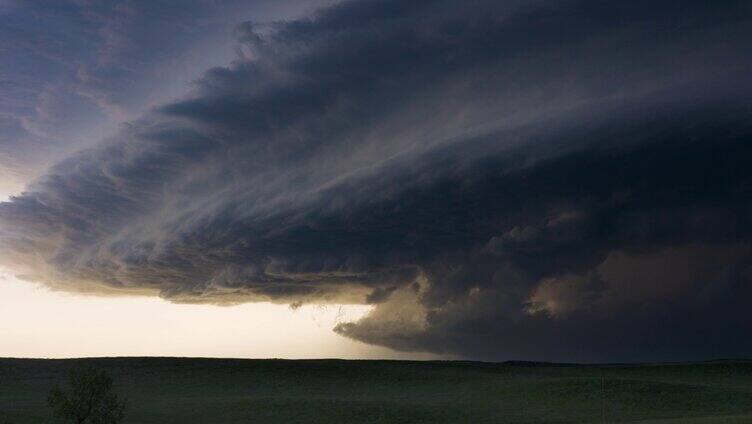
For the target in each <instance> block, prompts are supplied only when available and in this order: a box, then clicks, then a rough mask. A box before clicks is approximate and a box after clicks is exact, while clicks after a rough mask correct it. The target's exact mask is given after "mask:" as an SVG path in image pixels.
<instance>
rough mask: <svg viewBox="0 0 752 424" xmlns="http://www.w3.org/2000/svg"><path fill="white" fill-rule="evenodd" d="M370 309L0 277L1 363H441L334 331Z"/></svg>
mask: <svg viewBox="0 0 752 424" xmlns="http://www.w3.org/2000/svg"><path fill="white" fill-rule="evenodd" d="M369 308H370V307H368V306H365V305H346V306H336V305H334V306H333V305H328V306H317V305H304V306H302V307H300V308H298V309H295V310H293V309H290V308H289V307H288V306H286V305H275V304H271V303H252V304H242V305H237V306H212V305H185V304H174V303H170V302H167V301H165V300H163V299H159V298H154V297H117V298H113V297H96V296H82V295H76V294H70V293H61V292H54V291H50V290H48V289H47V288H45V287H43V286H40V285H37V284H33V283H29V282H25V281H19V280H18V279H16V278H14V277H13V276H12V275H11V274H10V273H9V272H7V271H0V357H23V358H71V357H100V356H188V357H217V358H287V359H304V358H345V359H377V358H378V359H438V358H439V357H438V356H436V355H431V354H420V353H401V352H395V351H392V350H390V349H387V348H383V347H378V346H371V345H366V344H363V343H359V342H355V341H353V340H350V339H347V338H345V337H341V336H339V335H337V334H336V333H334V332H333V331H332V328H333V327H334V326H335V325H336V323H337V322H340V321H350V320H354V319H357V318H359V317H361V316H363V315H364V314H366V313H367V312H368V310H369Z"/></svg>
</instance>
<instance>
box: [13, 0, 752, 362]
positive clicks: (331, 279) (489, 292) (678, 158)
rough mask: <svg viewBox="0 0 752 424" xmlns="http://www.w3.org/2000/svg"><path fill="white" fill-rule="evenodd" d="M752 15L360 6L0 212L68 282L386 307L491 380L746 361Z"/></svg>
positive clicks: (404, 331) (37, 277)
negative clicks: (600, 365)
mask: <svg viewBox="0 0 752 424" xmlns="http://www.w3.org/2000/svg"><path fill="white" fill-rule="evenodd" d="M750 12H751V10H750V7H749V5H748V4H746V3H745V2H737V3H735V2H725V4H723V5H720V4H713V3H710V2H688V3H687V2H683V3H682V4H681V5H677V4H673V2H661V1H658V2H655V1H650V2H647V1H645V2H643V1H637V2H625V4H609V5H604V4H602V2H597V1H567V2H513V1H512V2H498V1H490V0H489V1H483V0H479V1H472V2H461V3H460V2H454V1H410V2H402V1H377V2H373V1H352V2H346V3H343V4H340V5H337V6H333V7H331V8H329V9H326V10H322V11H320V12H319V13H318V14H317V15H316V16H315V17H314V18H311V19H307V20H298V21H291V22H284V23H277V24H274V25H263V26H261V25H254V24H252V23H248V24H244V25H242V26H241V27H240V28H239V29H238V31H237V32H238V37H239V41H238V42H239V47H238V52H239V57H238V59H237V60H236V62H234V63H233V65H232V66H230V67H226V68H215V69H211V70H209V71H208V72H206V74H205V75H204V77H203V78H202V79H201V80H199V81H198V82H197V84H196V87H195V90H194V91H193V92H192V93H190V94H189V95H187V96H186V97H185V98H183V99H181V100H180V101H178V102H175V103H172V104H168V105H164V106H163V107H161V108H158V109H155V110H154V111H152V112H150V113H149V114H147V115H146V116H144V117H143V118H141V119H139V120H138V121H135V122H131V123H129V124H128V125H126V126H124V127H123V128H122V130H121V131H120V133H119V134H118V135H117V136H116V137H114V138H113V139H111V140H105V141H103V142H102V143H101V144H100V145H99V146H98V147H96V148H94V149H90V150H87V151H84V152H81V153H80V154H78V155H76V156H73V157H70V158H68V159H67V160H65V161H63V162H61V163H59V164H58V165H56V166H55V167H53V168H52V169H50V170H49V172H48V173H47V175H46V176H44V177H43V178H41V179H40V180H38V181H37V182H36V183H34V184H33V185H31V186H29V188H28V190H27V191H26V192H25V193H24V194H22V195H21V196H18V197H15V198H13V199H12V200H11V201H10V202H7V203H3V204H1V205H0V223H1V224H2V226H1V227H0V256H2V260H3V261H4V262H5V265H6V266H9V267H12V268H13V269H15V270H18V273H19V274H20V275H22V276H23V277H24V278H26V279H29V280H34V281H39V282H43V283H44V284H47V285H49V286H50V287H53V288H55V289H59V290H67V291H78V292H90V293H97V294H105V295H106V294H153V295H159V296H161V297H163V298H166V299H169V300H172V301H175V302H204V303H217V304H232V303H239V302H253V301H272V302H278V303H289V304H291V305H300V304H302V303H369V304H373V305H375V306H374V309H373V311H372V312H371V313H370V314H369V315H368V316H366V317H365V318H363V319H362V320H360V321H357V322H352V323H343V324H340V325H338V326H337V327H336V328H335V331H337V332H338V333H340V334H342V335H345V336H347V337H351V338H354V339H356V340H360V341H363V342H366V343H373V344H378V345H383V346H388V347H391V348H395V349H399V350H408V351H431V352H440V353H449V354H456V355H460V356H465V357H471V358H482V359H510V358H517V359H538V360H572V361H590V360H614V361H620V360H659V359H693V358H705V357H716V356H744V355H750V354H752V341H750V339H749V337H747V335H748V334H747V333H748V330H749V328H752V327H750V325H752V314H750V313H749V312H748V311H749V305H748V303H749V299H752V296H750V294H752V286H751V285H750V280H751V279H752V244H750V240H751V239H752V238H751V237H750V235H751V234H750V231H751V229H752V223H751V222H750V219H752V214H751V213H750V212H752V211H750V199H752V172H750V170H749V168H750V167H749V164H750V163H752V144H750V133H751V132H752V129H751V128H750V124H749V123H750V122H752V121H751V120H750V118H752V116H750V115H752V110H751V109H750V107H749V103H748V99H749V95H750V94H752V93H751V91H752V90H750V88H752V87H750V84H749V82H750V80H749V77H748V75H750V73H749V72H750V71H751V70H752V69H750V68H751V67H750V60H749V55H748V53H747V52H748V50H749V46H748V44H749V42H748V41H747V40H750V39H752V26H750V19H749V16H752V14H750Z"/></svg>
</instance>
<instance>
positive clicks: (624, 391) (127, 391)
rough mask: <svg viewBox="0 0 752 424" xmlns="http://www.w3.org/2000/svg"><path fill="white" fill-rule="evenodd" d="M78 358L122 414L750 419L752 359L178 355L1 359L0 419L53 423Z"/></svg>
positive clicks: (190, 419)
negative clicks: (645, 361) (107, 387)
mask: <svg viewBox="0 0 752 424" xmlns="http://www.w3.org/2000/svg"><path fill="white" fill-rule="evenodd" d="M83 364H87V365H93V366H95V367H97V368H102V369H105V370H107V371H108V372H109V373H110V375H111V376H112V377H113V378H114V380H115V386H116V389H117V391H118V393H119V394H121V395H123V396H125V397H126V398H127V399H128V407H127V410H126V422H128V423H267V422H269V423H544V422H545V423H565V422H567V423H569V422H571V423H581V422H593V423H600V422H602V415H603V407H604V405H605V410H606V411H605V412H606V421H607V422H645V423H656V424H657V423H671V424H678V423H705V422H707V423H752V362H751V361H724V362H711V363H699V364H660V365H609V366H589V365H588V366H585V365H549V364H528V363H499V364H495V363H478V362H407V361H340V360H318V361H284V360H224V359H187V358H185V359H184V358H103V359H76V360H31V359H0V423H2V424H5V423H18V424H21V423H53V422H54V421H53V420H52V419H51V418H50V413H49V410H48V408H47V403H46V396H47V392H48V391H49V389H50V387H51V386H52V385H53V384H54V383H62V382H64V380H65V376H66V370H67V369H68V368H70V367H73V366H78V365H83ZM602 379H605V390H602V381H603V380H602ZM604 397H605V402H604Z"/></svg>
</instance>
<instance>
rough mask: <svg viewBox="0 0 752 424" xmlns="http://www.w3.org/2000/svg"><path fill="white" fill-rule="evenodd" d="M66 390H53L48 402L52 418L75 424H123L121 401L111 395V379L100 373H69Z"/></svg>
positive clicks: (77, 371) (89, 371) (123, 403)
mask: <svg viewBox="0 0 752 424" xmlns="http://www.w3.org/2000/svg"><path fill="white" fill-rule="evenodd" d="M68 384H69V385H70V387H69V388H68V389H67V390H63V389H61V388H60V387H58V386H55V387H53V388H52V390H51V391H50V394H49V397H48V402H49V404H50V407H51V408H52V414H53V416H54V417H55V418H60V419H63V420H65V421H66V422H73V423H76V424H84V423H87V424H116V423H120V422H122V421H123V416H124V411H125V401H123V400H120V399H118V397H117V395H116V394H115V393H114V392H113V391H112V378H111V377H110V376H109V375H108V374H107V373H106V372H105V371H102V370H96V369H93V368H78V369H72V370H71V371H70V373H69V375H68Z"/></svg>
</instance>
